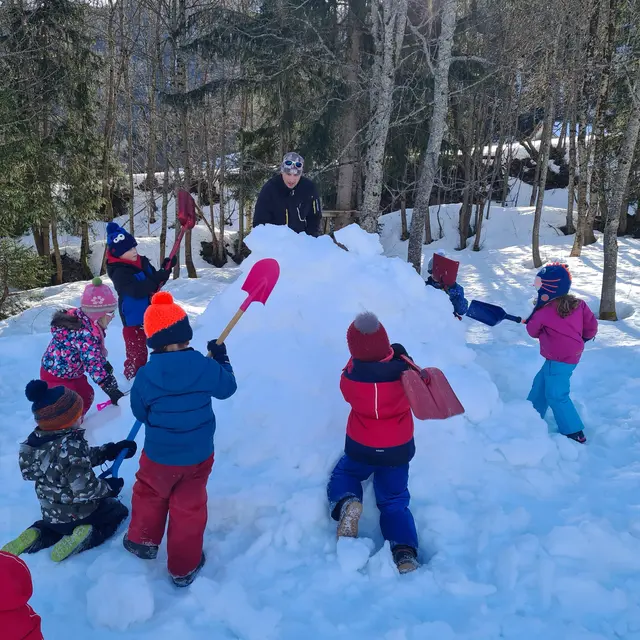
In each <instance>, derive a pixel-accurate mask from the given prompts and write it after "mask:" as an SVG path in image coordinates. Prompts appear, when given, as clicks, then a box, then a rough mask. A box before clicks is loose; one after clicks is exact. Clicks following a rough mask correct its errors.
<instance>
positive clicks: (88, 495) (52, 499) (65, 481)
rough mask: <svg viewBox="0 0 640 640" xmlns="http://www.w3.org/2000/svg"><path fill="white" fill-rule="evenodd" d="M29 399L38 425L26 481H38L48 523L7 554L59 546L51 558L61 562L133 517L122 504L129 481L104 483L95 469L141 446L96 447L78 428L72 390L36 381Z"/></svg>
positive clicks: (23, 464) (78, 402)
mask: <svg viewBox="0 0 640 640" xmlns="http://www.w3.org/2000/svg"><path fill="white" fill-rule="evenodd" d="M25 394H26V396H27V398H28V399H29V400H30V401H31V402H32V403H33V404H32V411H33V415H34V417H35V419H36V423H37V425H38V426H37V428H36V429H35V430H34V431H33V432H32V433H31V435H30V436H29V437H28V438H27V440H26V442H24V443H23V444H22V446H21V447H20V470H21V471H22V477H23V478H24V479H25V480H30V481H32V482H35V485H36V486H35V489H36V496H37V497H38V500H39V501H40V508H41V511H42V519H41V520H38V521H37V522H35V523H34V524H32V525H31V526H30V527H29V528H28V529H26V530H25V531H23V532H22V533H21V534H20V535H19V536H18V537H17V538H16V539H15V540H12V541H11V542H9V543H8V544H6V545H5V546H4V547H3V549H2V550H3V551H7V552H9V553H13V554H14V555H20V554H21V553H36V552H37V551H40V550H41V549H46V548H49V547H53V548H52V549H51V559H52V560H53V561H54V562H60V561H61V560H64V559H65V558H68V557H69V556H71V555H73V554H75V553H79V552H80V551H85V550H87V549H91V548H93V547H97V546H98V545H100V544H102V543H103V542H104V541H105V540H107V539H108V538H110V537H111V536H112V535H113V534H114V533H115V532H116V530H117V528H118V526H119V525H120V523H121V522H122V521H123V520H124V519H125V518H126V517H127V515H128V514H129V510H128V509H127V508H126V507H125V506H124V505H122V504H121V503H120V502H119V501H118V500H116V497H117V495H118V494H119V493H120V490H121V489H122V486H123V484H124V481H123V480H122V479H121V478H109V479H107V480H103V479H100V478H98V477H96V475H95V473H94V472H93V467H96V466H99V465H101V464H104V463H105V462H106V461H107V460H115V459H116V457H117V455H118V453H119V452H120V451H122V450H125V449H126V450H127V455H126V457H127V458H131V457H132V456H133V455H135V452H136V443H135V442H133V441H129V440H122V441H120V442H116V443H109V444H106V445H103V446H101V447H90V446H89V444H88V442H87V441H86V439H85V437H84V430H83V429H80V428H79V427H78V425H79V423H80V420H81V417H82V399H81V398H80V396H79V395H78V394H77V393H76V392H75V391H72V390H71V389H68V388H66V387H62V386H59V387H53V388H52V389H49V388H48V387H47V384H46V382H44V381H42V380H32V381H31V382H30V383H29V384H28V385H27V388H26V390H25Z"/></svg>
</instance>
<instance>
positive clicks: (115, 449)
mask: <svg viewBox="0 0 640 640" xmlns="http://www.w3.org/2000/svg"><path fill="white" fill-rule="evenodd" d="M125 449H126V450H127V454H126V455H125V459H128V458H133V456H135V455H136V451H137V450H138V445H137V444H136V443H135V441H134V440H120V442H110V443H109V444H106V445H105V447H104V457H105V460H111V461H112V462H113V460H115V459H116V458H117V457H118V454H119V453H120V452H121V451H123V450H125Z"/></svg>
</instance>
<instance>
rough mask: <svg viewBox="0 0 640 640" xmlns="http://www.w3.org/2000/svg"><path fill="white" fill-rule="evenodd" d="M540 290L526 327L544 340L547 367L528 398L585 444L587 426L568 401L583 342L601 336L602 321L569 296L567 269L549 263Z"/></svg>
mask: <svg viewBox="0 0 640 640" xmlns="http://www.w3.org/2000/svg"><path fill="white" fill-rule="evenodd" d="M535 287H536V288H537V289H538V301H537V304H536V306H535V309H534V310H533V313H532V314H531V315H530V316H529V318H528V319H527V320H526V325H527V332H528V333H529V335H530V336H531V337H532V338H538V339H539V340H540V355H542V357H543V358H545V363H544V364H543V365H542V369H540V371H539V372H538V375H536V377H535V378H534V380H533V386H532V387H531V392H530V393H529V397H528V400H529V401H530V402H531V403H532V404H533V406H534V408H535V409H536V411H537V412H538V413H539V414H540V416H541V417H542V418H544V416H545V414H546V413H547V409H548V408H549V407H551V410H552V411H553V415H554V417H555V419H556V423H557V424H558V430H559V431H560V433H561V434H562V435H565V436H567V437H568V438H571V439H572V440H576V441H577V442H582V443H584V442H586V441H587V439H586V438H585V435H584V431H583V429H584V425H583V424H582V420H581V419H580V416H579V415H578V412H577V411H576V408H575V407H574V406H573V402H571V398H570V397H569V391H570V381H571V374H572V373H573V370H574V369H575V368H576V366H577V364H578V362H580V356H582V352H583V351H584V343H585V342H587V340H592V339H593V338H595V335H596V333H598V321H597V320H596V317H595V316H594V315H593V313H592V312H591V310H590V309H589V307H587V305H586V304H585V302H584V301H583V300H578V298H576V297H575V296H572V295H569V289H570V288H571V274H570V273H569V269H568V267H567V265H563V264H550V265H547V266H546V267H544V268H543V269H541V270H540V271H539V272H538V275H537V276H536V280H535Z"/></svg>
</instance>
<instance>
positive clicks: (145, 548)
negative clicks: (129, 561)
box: [122, 534, 158, 560]
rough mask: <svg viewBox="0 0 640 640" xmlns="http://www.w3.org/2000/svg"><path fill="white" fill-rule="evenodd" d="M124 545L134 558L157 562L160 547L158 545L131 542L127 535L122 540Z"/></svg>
mask: <svg viewBox="0 0 640 640" xmlns="http://www.w3.org/2000/svg"><path fill="white" fill-rule="evenodd" d="M122 545H123V546H124V548H125V549H126V550H127V551H128V552H129V553H133V555H134V556H138V558H141V559H142V560H155V559H156V558H157V557H158V545H157V544H141V543H138V542H131V540H129V538H127V536H126V534H125V536H124V539H123V540H122Z"/></svg>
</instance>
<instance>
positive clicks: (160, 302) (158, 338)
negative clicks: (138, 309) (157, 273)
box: [144, 291, 193, 349]
mask: <svg viewBox="0 0 640 640" xmlns="http://www.w3.org/2000/svg"><path fill="white" fill-rule="evenodd" d="M144 333H145V335H146V336H147V345H148V346H149V348H151V349H161V348H162V347H166V346H167V345H170V344H184V343H185V342H189V340H191V338H193V331H192V329H191V325H190V324H189V317H188V316H187V313H186V311H185V310H184V309H183V308H182V307H180V306H178V305H177V304H175V303H174V302H173V296H172V295H171V294H170V293H169V292H168V291H159V292H158V293H156V294H155V295H154V296H153V298H151V304H150V305H149V306H148V307H147V310H146V311H145V312H144Z"/></svg>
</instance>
